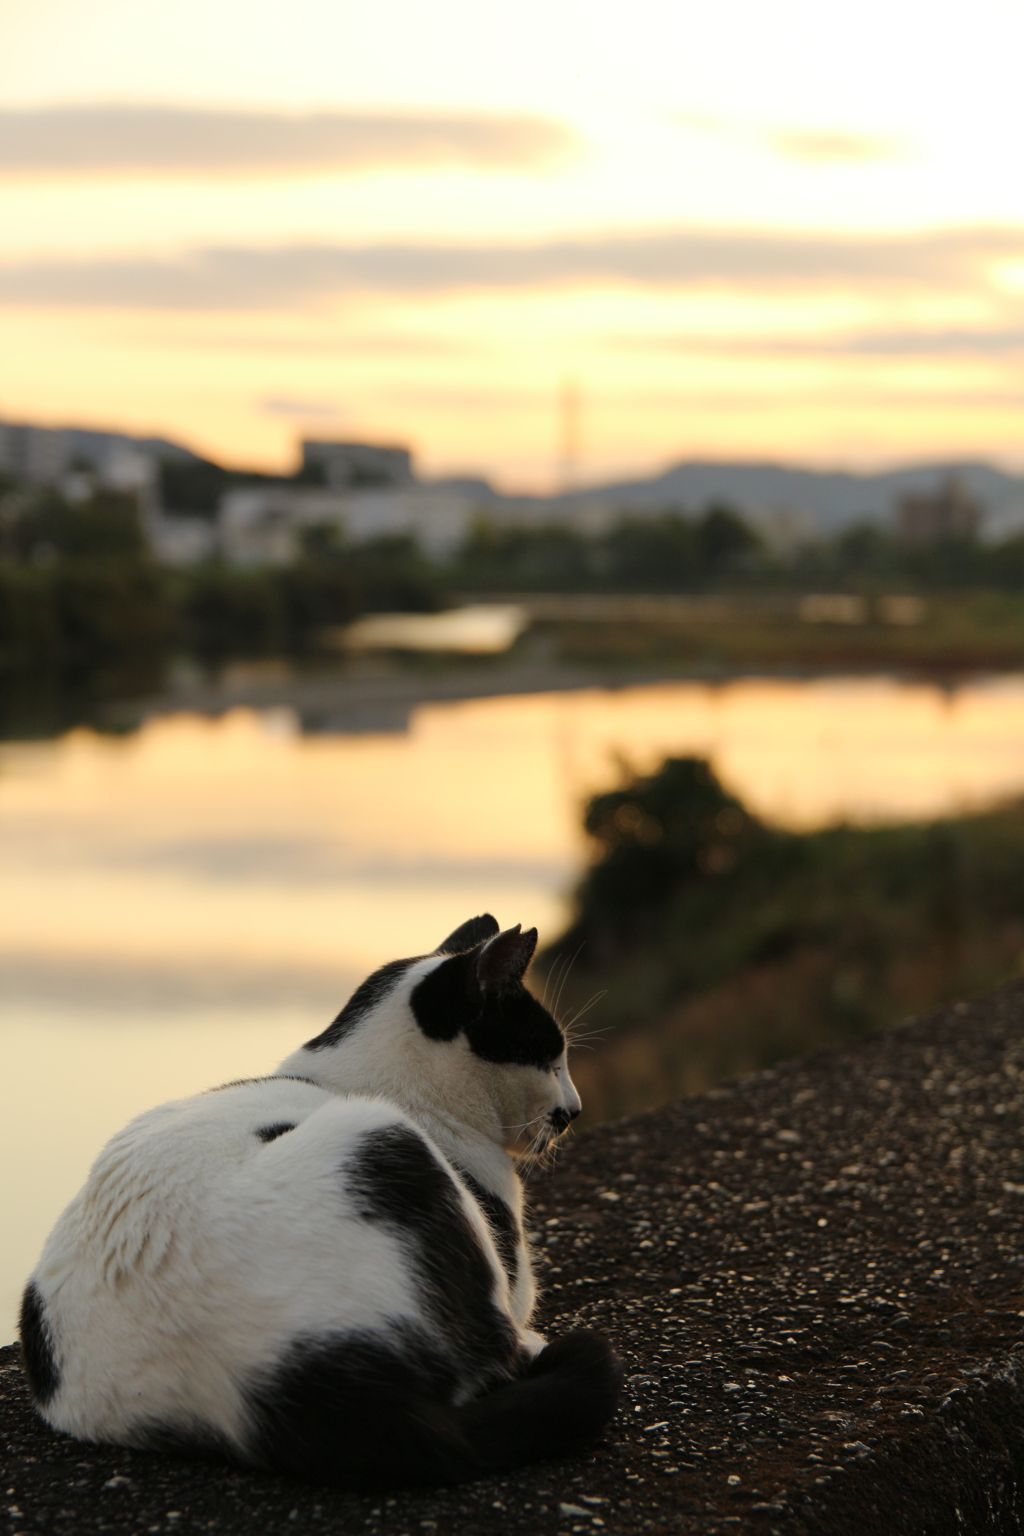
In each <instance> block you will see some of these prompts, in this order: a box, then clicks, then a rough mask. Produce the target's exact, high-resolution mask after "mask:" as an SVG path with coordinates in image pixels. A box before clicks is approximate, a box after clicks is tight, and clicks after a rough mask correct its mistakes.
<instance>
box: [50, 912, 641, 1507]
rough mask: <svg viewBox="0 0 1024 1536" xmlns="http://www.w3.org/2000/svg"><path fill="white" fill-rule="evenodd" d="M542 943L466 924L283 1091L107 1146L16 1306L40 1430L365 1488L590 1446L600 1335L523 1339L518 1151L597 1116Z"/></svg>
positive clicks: (604, 1386)
mask: <svg viewBox="0 0 1024 1536" xmlns="http://www.w3.org/2000/svg"><path fill="white" fill-rule="evenodd" d="M536 942H537V933H536V930H535V929H531V930H530V931H529V932H528V933H521V932H520V931H519V928H518V927H517V928H510V929H507V930H506V931H505V932H503V933H499V932H498V925H497V923H496V922H495V921H494V919H493V917H490V916H483V917H477V918H473V919H471V920H470V921H469V922H468V923H464V924H463V926H462V927H461V928H458V929H457V930H456V931H455V933H453V934H452V935H451V936H450V937H449V938H448V939H446V940H445V942H444V943H443V944H441V945H440V946H439V947H438V948H437V950H435V951H434V953H433V954H431V955H427V956H424V957H422V958H419V959H414V960H396V961H392V962H391V964H389V965H385V966H383V967H382V968H381V969H380V970H379V971H376V972H375V973H374V974H373V975H372V976H370V977H369V978H368V980H366V981H364V982H363V984H362V985H361V986H360V987H359V988H358V989H357V990H356V992H355V993H354V994H353V995H352V997H351V998H350V1000H349V1002H348V1003H347V1004H346V1006H345V1007H344V1008H343V1009H342V1011H341V1013H339V1015H338V1017H337V1018H336V1019H335V1020H334V1022H333V1024H331V1025H330V1026H329V1028H327V1029H326V1030H325V1031H324V1032H323V1034H321V1035H318V1036H317V1037H316V1039H314V1040H310V1041H309V1043H308V1044H307V1045H304V1046H303V1047H302V1048H301V1049H300V1050H298V1051H296V1052H295V1053H294V1054H293V1055H292V1056H289V1057H288V1059H287V1060H286V1061H285V1062H283V1063H282V1065H281V1066H280V1067H279V1068H278V1070H277V1072H276V1073H275V1074H274V1076H272V1077H267V1078H258V1079H254V1080H251V1081H248V1082H239V1083H229V1084H228V1085H227V1086H226V1087H224V1088H219V1089H215V1090H212V1091H211V1092H209V1093H205V1094H201V1095H199V1096H197V1097H196V1098H191V1099H180V1100H177V1101H175V1102H172V1103H169V1104H163V1105H161V1106H160V1107H159V1108H157V1109H152V1110H150V1111H148V1112H147V1113H146V1114H143V1115H140V1116H139V1117H138V1118H137V1119H136V1120H133V1121H132V1122H131V1124H130V1125H128V1126H127V1127H126V1128H125V1129H124V1130H123V1131H122V1132H120V1134H119V1135H117V1136H115V1137H114V1138H113V1140H112V1141H110V1142H109V1143H108V1144H107V1146H106V1147H105V1148H104V1150H103V1151H102V1152H101V1153H100V1155H99V1157H98V1158H97V1160H96V1162H95V1164H94V1165H93V1168H92V1170H91V1172H90V1174H89V1177H88V1179H87V1181H86V1183H85V1186H84V1188H83V1189H82V1190H81V1192H80V1193H79V1194H78V1195H77V1196H76V1198H75V1199H74V1200H73V1201H72V1202H71V1204H70V1205H69V1206H68V1208H67V1209H66V1210H65V1211H64V1213H63V1215H62V1216H61V1217H60V1219H59V1221H58V1222H57V1225H56V1227H55V1228H54V1230H53V1232H52V1233H51V1235H50V1237H49V1239H48V1241H47V1243H46V1247H45V1249H44V1251H43V1255H42V1258H41V1259H40V1261H39V1264H38V1265H37V1267H36V1269H35V1272H34V1274H33V1275H32V1278H31V1279H30V1280H29V1283H28V1285H27V1287H26V1290H25V1296H24V1301H23V1305H22V1319H21V1339H22V1348H23V1353H24V1359H25V1367H26V1373H27V1376H28V1380H29V1385H30V1387H31V1390H32V1393H33V1396H34V1399H35V1402H36V1405H37V1407H38V1408H39V1410H40V1412H41V1413H42V1415H43V1417H44V1418H45V1419H46V1420H47V1421H48V1423H50V1424H51V1425H53V1427H54V1428H55V1429H59V1430H63V1431H65V1432H67V1433H68V1434H71V1435H77V1436H79V1437H80V1438H82V1439H87V1440H98V1441H108V1442H114V1443H116V1444H122V1445H137V1446H166V1447H168V1448H172V1449H179V1450H184V1451H192V1452H199V1453H210V1452H212V1453H214V1454H221V1455H225V1456H227V1457H229V1458H230V1459H232V1460H234V1461H236V1462H240V1463H241V1464H243V1465H245V1466H249V1467H255V1468H263V1469H268V1470H276V1471H282V1472H287V1473H292V1474H297V1475H299V1476H304V1477H309V1478H315V1479H322V1480H327V1481H331V1482H334V1483H337V1484H340V1485H342V1486H346V1487H352V1488H359V1487H380V1486H398V1485H401V1484H410V1483H451V1482H457V1481H459V1480H462V1479H466V1478H472V1477H478V1476H481V1475H484V1474H486V1473H489V1472H502V1471H508V1470H510V1469H512V1468H514V1467H517V1466H521V1465H523V1464H525V1463H527V1462H529V1461H533V1460H536V1459H538V1458H541V1457H548V1456H560V1455H565V1454H568V1453H569V1452H572V1451H574V1450H578V1449H581V1448H582V1447H583V1446H585V1445H587V1444H588V1443H589V1442H591V1441H592V1440H593V1439H595V1438H596V1436H597V1435H598V1434H599V1433H600V1432H601V1430H602V1429H603V1427H604V1426H605V1424H606V1423H607V1421H608V1419H609V1418H610V1417H611V1414H612V1413H613V1411H614V1408H615V1403H616V1400H617V1396H618V1390H619V1384H620V1370H619V1365H618V1362H617V1360H616V1358H615V1356H614V1355H613V1353H612V1351H611V1349H610V1347H609V1345H608V1344H607V1342H606V1341H605V1340H604V1339H603V1338H602V1337H601V1336H600V1335H598V1334H592V1333H586V1332H576V1333H570V1334H568V1335H566V1336H565V1337H564V1338H562V1339H560V1340H558V1341H556V1342H555V1343H553V1344H547V1345H545V1341H544V1339H543V1338H542V1337H541V1336H540V1335H539V1334H537V1333H535V1332H533V1331H532V1330H531V1328H530V1326H529V1323H530V1316H531V1313H532V1311H533V1306H534V1298H535V1292H534V1281H533V1276H532V1273H531V1269H530V1260H529V1254H528V1249H527V1245H526V1243H525V1241H524V1234H523V1225H522V1215H523V1195H522V1187H521V1184H520V1181H519V1177H518V1174H517V1172H516V1166H515V1158H516V1157H517V1156H523V1155H525V1154H528V1153H530V1152H531V1151H535V1150H538V1149H540V1148H542V1147H544V1146H546V1145H548V1144H550V1143H551V1142H553V1141H554V1140H555V1138H556V1137H558V1136H559V1135H560V1134H561V1133H562V1131H564V1130H565V1128H566V1127H567V1126H568V1124H569V1122H570V1121H571V1120H572V1119H573V1118H574V1117H575V1115H576V1114H578V1112H579V1108H580V1101H579V1097H578V1095H577V1093H576V1089H575V1088H574V1087H573V1084H572V1080H571V1078H570V1077H569V1072H568V1068H567V1066H566V1048H565V1039H564V1037H563V1035H562V1031H561V1029H560V1028H559V1026H558V1025H557V1023H556V1022H555V1020H554V1019H553V1018H552V1016H551V1014H550V1013H549V1012H548V1011H547V1010H546V1009H545V1008H544V1007H543V1006H542V1005H541V1003H540V1002H539V1001H538V1000H537V999H536V998H535V997H533V995H532V994H531V993H530V992H528V991H527V990H526V988H525V987H524V986H523V984H522V977H523V974H524V972H525V970H526V967H527V966H528V964H529V962H530V959H531V957H532V955H533V951H534V947H535V945H536Z"/></svg>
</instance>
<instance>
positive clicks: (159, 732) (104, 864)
mask: <svg viewBox="0 0 1024 1536" xmlns="http://www.w3.org/2000/svg"><path fill="white" fill-rule="evenodd" d="M671 752H674V753H685V752H695V753H700V754H706V755H709V756H710V757H711V758H712V759H713V761H714V763H715V765H716V768H717V769H718V771H719V773H720V774H721V776H722V777H723V779H724V780H725V781H726V783H727V784H728V785H729V786H730V788H732V789H734V790H735V791H736V792H737V793H738V794H739V795H740V796H741V797H742V798H743V799H744V800H745V801H746V803H747V804H748V805H749V806H750V807H751V808H752V809H753V810H755V811H757V812H759V813H760V814H762V815H764V816H768V817H771V818H773V819H776V820H778V821H781V822H784V823H786V824H788V825H791V826H797V827H812V826H816V825H822V824H825V823H828V822H830V821H834V820H837V819H840V818H844V817H845V818H848V819H852V820H860V821H872V820H893V819H904V818H912V817H927V816H934V815H941V814H945V813H950V812H956V811H958V810H963V809H969V808H972V807H980V806H984V805H986V804H989V803H991V802H993V801H995V800H998V799H1000V798H1004V797H1007V796H1010V795H1013V794H1019V793H1024V677H1020V676H1017V677H1008V678H1001V679H998V680H992V681H989V682H984V683H978V684H975V685H972V686H970V687H967V688H964V689H961V690H958V691H956V692H952V693H946V692H944V691H942V690H941V689H938V688H934V687H930V686H925V685H904V684H900V683H897V682H894V681H892V680H889V679H884V678H877V679H863V680H834V679H831V680H823V681H815V682H773V681H758V680H753V681H751V680H746V681H738V682H734V683H728V684H723V685H721V686H710V685H705V684H698V683H674V684H664V685H658V686H652V687H646V688H632V689H624V690H622V691H620V692H604V691H598V690H592V691H585V692H579V693H566V694H547V695H534V696H529V697H522V698H505V699H486V700H479V701H472V702H467V703H462V704H446V705H429V706H424V707H422V708H420V709H419V710H417V711H416V713H415V714H414V716H413V719H412V723H411V728H410V730H409V732H408V734H407V735H389V736H385V735H376V736H372V735H368V736H358V737H344V736H314V737H303V736H301V735H300V734H298V733H297V731H296V729H295V726H294V722H293V721H292V718H291V716H290V715H289V714H288V713H287V712H278V713H272V714H268V715H264V716H257V715H254V714H252V713H248V712H244V711H239V712H236V713H234V714H232V715H229V716H227V717H226V718H225V719H223V720H219V721H211V720H205V719H201V718H197V717H193V716H177V717H172V718H169V719H165V720H158V721H154V722H152V723H150V724H149V725H147V726H146V727H145V728H144V729H143V730H141V731H140V732H138V733H137V734H136V735H134V736H131V737H128V738H125V739H110V738H103V737H98V736H96V735H94V734H92V733H90V732H88V731H78V732H74V733H72V734H71V735H69V736H67V737H65V738H64V739H62V740H60V741H57V742H54V743H44V744H7V745H4V746H0V848H2V862H3V868H4V878H3V881H2V883H0V972H2V974H3V980H4V988H3V989H4V997H5V1007H4V1018H3V1025H2V1037H0V1038H2V1042H3V1045H2V1049H3V1063H4V1077H5V1081H6V1082H8V1083H18V1084H20V1085H22V1087H23V1091H20V1092H18V1093H17V1094H12V1095H11V1096H10V1098H9V1102H8V1105H7V1108H6V1109H5V1114H4V1116H3V1117H2V1118H0V1157H2V1158H3V1165H4V1166H5V1167H6V1168H8V1169H9V1170H13V1169H17V1170H19V1172H18V1176H17V1177H16V1178H9V1179H7V1180H5V1185H4V1191H3V1212H2V1215H0V1229H2V1230H3V1231H4V1232H5V1237H6V1245H5V1252H4V1258H3V1260H2V1261H0V1319H2V1321H0V1337H3V1336H4V1335H5V1334H6V1333H8V1332H9V1331H10V1323H9V1319H11V1318H12V1317H13V1308H14V1305H15V1299H16V1294H17V1291H18V1288H19V1286H20V1284H21V1281H22V1279H23V1277H24V1275H25V1273H26V1272H27V1270H28V1269H29V1268H30V1267H31V1264H32V1262H33V1259H34V1256H35V1253H36V1252H37V1251H38V1248H39V1245H40V1243H41V1241H42V1239H43V1237H44V1235H45V1232H46V1231H47V1229H48V1228H49V1226H50V1225H51V1224H52V1221H53V1219H54V1217H55V1215H56V1213H57V1211H58V1209H59V1208H60V1206H61V1204H62V1203H63V1202H64V1201H65V1200H66V1199H68V1198H69V1197H70V1195H71V1194H72V1193H73V1192H74V1189H75V1188H76V1187H77V1185H78V1183H79V1182H80V1181H81V1177H82V1175H83V1173H84V1170H85V1168H86V1166H87V1164H88V1162H89V1161H90V1160H91V1158H92V1156H93V1155H94V1154H95V1152H96V1150H97V1149H98V1147H99V1146H100V1145H101V1144H102V1142H103V1140H104V1139H105V1138H106V1137H107V1136H108V1135H109V1134H110V1133H111V1132H112V1131H113V1130H115V1129H116V1128H117V1126H118V1125H119V1124H122V1123H123V1122H124V1120H125V1119H126V1118H128V1116H129V1115H130V1114H132V1113H135V1112H137V1111H139V1110H141V1109H143V1108H145V1107H146V1106H147V1105H150V1104H152V1103H155V1102H158V1101H159V1100H160V1099H162V1098H166V1097H168V1096H169V1095H173V1094H176V1093H185V1092H190V1091H193V1090H195V1089H197V1088H200V1087H202V1086H203V1085H205V1084H208V1083H211V1082H215V1081H218V1080H222V1079H223V1078H225V1077H232V1076H238V1075H244V1074H245V1073H247V1072H258V1071H262V1070H266V1069H268V1068H269V1067H271V1066H272V1065H274V1063H275V1062H276V1061H277V1060H278V1059H280V1057H281V1056H282V1055H284V1054H285V1052H286V1051H287V1050H288V1049H290V1048H292V1047H293V1046H294V1045H295V1044H297V1043H298V1042H299V1041H300V1040H301V1039H303V1038H308V1035H309V1034H311V1033H313V1032H314V1031H316V1030H318V1029H319V1028H321V1027H323V1025H324V1023H326V1021H327V1019H328V1018H330V1016H331V1014H332V1012H333V1011H334V1010H336V1008H337V1006H338V1005H339V1004H340V1002H341V1001H343V999H344V997H345V995H346V993H347V990H348V988H350V986H351V985H352V984H353V983H354V982H355V981H357V980H359V979H360V978H361V976H362V975H364V974H365V973H366V972H367V971H368V970H370V969H371V968H372V967H373V966H375V965H376V964H378V963H380V962H381V961H382V960H385V959H390V958H393V957H394V956H395V955H399V954H414V953H421V952H423V951H424V950H426V949H429V948H432V947H433V945H434V944H436V943H437V942H439V940H440V939H441V938H442V937H443V936H444V935H445V934H446V933H447V932H448V931H449V930H450V929H452V928H453V927H455V926H456V924H458V923H459V922H461V921H462V920H463V919H464V918H466V917H467V916H469V915H471V914H472V913H475V912H479V911H483V910H485V909H489V910H492V911H494V912H495V914H496V915H497V916H498V918H499V919H500V920H501V921H502V922H504V923H512V922H518V921H522V922H524V923H525V924H532V923H536V924H537V925H538V926H539V927H540V929H541V933H542V937H545V938H550V937H552V936H553V935H554V933H555V932H556V931H557V929H558V926H559V924H560V922H561V921H562V920H563V917H564V911H565V907H564V898H565V894H566V893H567V891H568V890H569V889H570V888H571V884H572V880H573V877H574V871H575V870H577V869H578V868H579V866H580V863H581V861H582V859H583V858H584V857H585V848H584V844H583V840H582V837H581V833H580V830H579V824H580V811H581V807H582V805H583V803H584V802H585V800H586V797H587V796H588V795H589V794H591V793H593V791H594V790H596V789H599V788H602V787H606V786H608V785H609V784H611V783H613V782H614V781H615V780H616V778H617V776H618V773H619V771H620V769H619V763H620V762H621V761H622V760H623V759H626V760H628V761H629V762H631V763H633V764H634V765H635V766H637V767H638V768H641V769H647V768H650V767H654V766H655V765H656V764H657V763H658V762H659V761H660V759H661V758H662V757H663V756H664V755H665V754H667V753H671Z"/></svg>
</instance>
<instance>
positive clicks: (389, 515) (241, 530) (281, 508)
mask: <svg viewBox="0 0 1024 1536" xmlns="http://www.w3.org/2000/svg"><path fill="white" fill-rule="evenodd" d="M475 510H476V499H475V498H474V496H473V495H472V494H471V493H469V492H466V491H462V490H458V489H449V488H447V487H443V486H439V487H432V486H430V485H417V484H416V483H415V482H414V483H412V484H411V485H408V486H402V487H395V488H391V487H389V488H386V489H381V490H350V491H341V490H321V489H319V488H318V487H313V486H297V485H261V486H252V487H244V488H242V489H240V490H236V491H228V493H227V494H226V495H225V496H224V497H223V499H222V501H221V504H220V511H219V514H218V529H219V539H220V550H221V553H222V554H223V556H224V558H225V559H226V560H228V561H230V563H231V564H232V565H239V566H256V565H289V564H291V562H292V561H293V560H294V559H295V558H296V556H297V555H298V554H299V553H300V551H301V543H302V534H303V532H304V531H305V530H307V529H310V528H318V527H333V528H337V530H338V532H339V533H340V534H342V535H343V536H344V537H345V538H348V539H351V540H353V541H354V542H355V543H364V542H365V541H366V540H368V539H375V538H382V537H386V536H388V535H396V534H408V535H411V536H412V537H414V538H415V539H416V540H417V541H418V542H419V544H420V546H421V548H422V549H423V550H424V551H425V552H426V553H427V554H428V555H431V556H434V557H435V558H444V557H445V556H446V555H448V554H450V553H451V551H452V550H453V549H454V548H455V547H456V545H457V544H459V543H460V542H461V540H462V539H464V538H465V536H466V534H467V532H468V530H469V526H470V522H471V520H472V517H473V514H474V512H475Z"/></svg>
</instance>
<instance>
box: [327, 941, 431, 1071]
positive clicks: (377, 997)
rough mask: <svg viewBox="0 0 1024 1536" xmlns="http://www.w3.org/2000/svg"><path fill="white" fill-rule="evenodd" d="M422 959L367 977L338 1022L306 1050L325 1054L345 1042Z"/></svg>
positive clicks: (390, 964) (393, 965)
mask: <svg viewBox="0 0 1024 1536" xmlns="http://www.w3.org/2000/svg"><path fill="white" fill-rule="evenodd" d="M419 958H421V957H419V956H414V957H413V958H412V959H411V960H389V961H388V963H387V965H382V966H381V967H380V970H378V971H374V973H373V975H372V976H367V978H366V980H365V981H363V982H360V984H359V986H358V987H356V989H355V991H354V992H353V993H352V996H351V997H350V998H349V1000H348V1002H347V1003H346V1004H345V1006H344V1008H343V1009H342V1010H341V1012H340V1013H339V1014H338V1016H337V1018H336V1019H334V1020H333V1022H332V1023H330V1024H328V1026H327V1028H326V1029H325V1030H324V1032H323V1034H320V1035H316V1036H315V1037H314V1038H313V1039H312V1040H307V1041H306V1044H305V1046H304V1047H303V1049H304V1050H307V1051H325V1050H327V1048H328V1046H331V1045H337V1043H338V1041H339V1040H344V1038H345V1036H346V1035H347V1034H350V1033H351V1031H352V1030H353V1029H355V1027H356V1025H357V1024H358V1023H359V1022H360V1020H361V1019H365V1017H366V1015H367V1014H368V1013H370V1012H372V1010H373V1009H374V1008H376V1006H377V1004H378V1003H379V1002H381V1001H382V1000H383V999H384V998H385V997H387V995H388V993H389V992H390V991H391V990H392V988H393V987H394V986H395V984H396V983H397V981H398V979H399V977H400V976H402V975H404V973H405V972H406V971H407V970H408V969H409V967H410V965H415V964H416V960H417V959H419Z"/></svg>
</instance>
